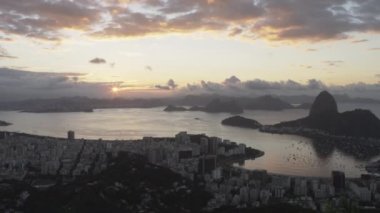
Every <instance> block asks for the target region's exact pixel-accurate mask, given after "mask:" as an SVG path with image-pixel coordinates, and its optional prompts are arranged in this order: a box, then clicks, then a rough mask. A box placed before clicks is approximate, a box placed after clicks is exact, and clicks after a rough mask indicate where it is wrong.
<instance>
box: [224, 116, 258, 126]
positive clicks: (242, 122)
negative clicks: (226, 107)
mask: <svg viewBox="0 0 380 213" xmlns="http://www.w3.org/2000/svg"><path fill="white" fill-rule="evenodd" d="M222 124H223V125H227V126H236V127H244V128H251V129H258V128H260V127H261V126H262V125H261V124H260V123H259V122H257V121H255V120H253V119H248V118H244V117H241V116H234V117H230V118H227V119H224V120H223V121H222Z"/></svg>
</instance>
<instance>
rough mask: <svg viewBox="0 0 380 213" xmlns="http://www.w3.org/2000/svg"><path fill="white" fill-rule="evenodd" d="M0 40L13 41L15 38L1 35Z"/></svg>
mask: <svg viewBox="0 0 380 213" xmlns="http://www.w3.org/2000/svg"><path fill="white" fill-rule="evenodd" d="M0 41H13V39H11V38H9V37H5V36H1V35H0Z"/></svg>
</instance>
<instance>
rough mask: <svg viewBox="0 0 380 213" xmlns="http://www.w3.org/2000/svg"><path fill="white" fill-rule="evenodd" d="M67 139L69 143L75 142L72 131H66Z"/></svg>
mask: <svg viewBox="0 0 380 213" xmlns="http://www.w3.org/2000/svg"><path fill="white" fill-rule="evenodd" d="M67 139H68V140H69V141H73V140H75V132H74V131H71V130H70V131H68V132H67Z"/></svg>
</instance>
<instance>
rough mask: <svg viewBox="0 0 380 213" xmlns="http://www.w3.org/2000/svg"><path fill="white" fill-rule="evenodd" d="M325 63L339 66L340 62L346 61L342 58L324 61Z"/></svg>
mask: <svg viewBox="0 0 380 213" xmlns="http://www.w3.org/2000/svg"><path fill="white" fill-rule="evenodd" d="M323 63H325V64H327V65H328V66H331V67H335V66H339V65H340V64H342V63H344V61H342V60H328V61H324V62H323Z"/></svg>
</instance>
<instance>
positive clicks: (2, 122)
mask: <svg viewBox="0 0 380 213" xmlns="http://www.w3.org/2000/svg"><path fill="white" fill-rule="evenodd" d="M9 125H11V123H8V122H5V121H0V126H9Z"/></svg>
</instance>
